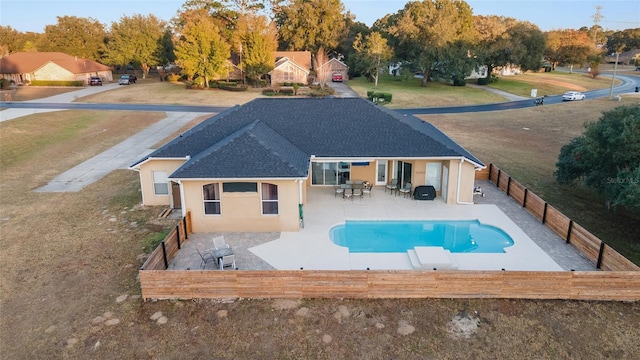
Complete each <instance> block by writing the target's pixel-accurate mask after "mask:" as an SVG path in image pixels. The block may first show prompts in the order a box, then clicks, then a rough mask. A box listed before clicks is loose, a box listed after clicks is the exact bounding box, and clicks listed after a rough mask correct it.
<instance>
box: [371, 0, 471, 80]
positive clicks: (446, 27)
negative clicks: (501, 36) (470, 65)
mask: <svg viewBox="0 0 640 360" xmlns="http://www.w3.org/2000/svg"><path fill="white" fill-rule="evenodd" d="M379 26H380V27H384V28H385V30H386V31H388V33H389V34H390V35H391V36H393V37H394V38H395V39H394V44H395V46H397V49H399V50H400V53H401V54H402V55H403V56H404V57H405V59H406V60H408V61H410V62H411V63H412V64H413V66H414V67H415V68H417V69H419V70H421V71H422V72H423V73H424V78H423V85H425V84H426V81H428V80H429V79H430V78H431V77H432V72H434V71H435V68H436V67H437V66H438V64H439V63H441V62H442V61H443V60H445V59H443V58H442V54H443V51H442V50H443V49H444V48H445V47H447V46H450V44H452V43H454V42H456V41H469V42H471V41H473V40H474V39H475V38H476V36H475V29H474V28H473V15H472V12H471V7H469V5H468V4H467V3H466V2H464V1H462V0H424V1H422V2H417V1H414V2H409V3H407V4H406V5H405V7H404V8H403V9H401V10H400V11H398V13H397V14H394V15H391V16H389V17H387V18H386V20H385V23H384V24H379Z"/></svg>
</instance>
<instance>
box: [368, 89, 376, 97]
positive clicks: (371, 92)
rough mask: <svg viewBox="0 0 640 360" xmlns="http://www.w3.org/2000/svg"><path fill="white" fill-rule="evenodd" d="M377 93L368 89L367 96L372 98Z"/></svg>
mask: <svg viewBox="0 0 640 360" xmlns="http://www.w3.org/2000/svg"><path fill="white" fill-rule="evenodd" d="M373 94H375V91H372V90H369V91H367V98H371V97H372V96H373Z"/></svg>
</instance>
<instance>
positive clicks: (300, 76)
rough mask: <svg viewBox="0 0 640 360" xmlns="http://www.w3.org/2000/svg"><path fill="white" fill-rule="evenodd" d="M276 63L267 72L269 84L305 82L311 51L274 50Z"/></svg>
mask: <svg viewBox="0 0 640 360" xmlns="http://www.w3.org/2000/svg"><path fill="white" fill-rule="evenodd" d="M275 57H276V63H275V66H274V68H273V70H271V71H270V72H269V76H270V78H271V84H272V85H274V84H282V83H285V82H291V83H301V84H307V83H308V82H309V74H310V73H311V52H309V51H276V53H275Z"/></svg>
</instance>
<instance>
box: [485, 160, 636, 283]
mask: <svg viewBox="0 0 640 360" xmlns="http://www.w3.org/2000/svg"><path fill="white" fill-rule="evenodd" d="M483 176H484V174H480V176H476V178H477V179H482V178H483ZM488 180H489V181H490V182H492V183H493V184H495V185H496V186H497V187H498V188H499V189H500V190H502V191H504V192H505V193H507V195H509V196H510V197H511V198H513V199H514V200H515V201H517V202H518V203H519V204H520V205H522V207H523V208H525V209H527V211H529V213H531V214H532V215H533V216H534V217H536V218H537V219H538V220H540V221H541V222H542V223H543V224H545V225H546V226H547V227H548V228H549V229H551V230H552V231H553V232H555V233H556V234H558V236H560V237H561V238H563V239H564V240H565V241H566V242H567V243H568V244H571V245H573V246H574V247H575V248H576V249H577V250H578V251H580V252H581V253H582V254H583V255H584V256H586V257H587V259H589V260H591V261H592V262H593V263H594V264H596V267H597V268H598V269H602V270H609V271H640V267H638V266H637V265H635V264H634V263H633V262H631V261H630V260H629V259H627V258H625V257H624V256H622V255H621V254H620V253H618V252H617V251H615V250H614V249H612V248H611V247H609V246H607V244H605V242H604V241H602V240H600V239H598V237H596V236H595V235H593V234H591V233H590V232H589V231H587V230H586V229H585V228H583V227H582V226H580V225H578V224H577V223H575V222H574V221H573V220H571V219H569V218H568V217H567V216H566V215H564V214H563V213H561V212H560V211H559V210H558V209H556V208H554V207H553V206H551V205H549V204H548V203H547V202H545V201H544V200H542V198H540V197H539V196H537V195H536V194H534V193H533V192H531V191H529V190H528V189H527V188H525V187H524V186H523V185H522V184H520V183H519V182H517V181H516V180H513V179H512V178H511V176H509V174H507V173H505V172H504V171H502V170H500V169H499V168H498V167H497V166H495V165H493V164H489V170H488Z"/></svg>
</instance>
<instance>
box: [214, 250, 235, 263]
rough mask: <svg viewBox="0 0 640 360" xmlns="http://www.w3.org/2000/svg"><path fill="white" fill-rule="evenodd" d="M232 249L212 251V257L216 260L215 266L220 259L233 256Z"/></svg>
mask: <svg viewBox="0 0 640 360" xmlns="http://www.w3.org/2000/svg"><path fill="white" fill-rule="evenodd" d="M234 254H235V253H234V252H233V249H232V248H230V247H223V248H222V249H215V250H213V256H214V257H215V258H216V264H217V263H218V262H219V261H220V259H222V257H223V256H229V255H234Z"/></svg>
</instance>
